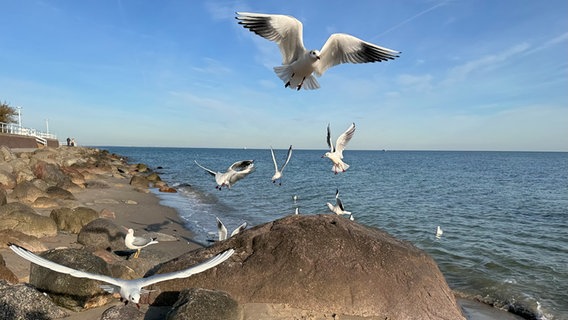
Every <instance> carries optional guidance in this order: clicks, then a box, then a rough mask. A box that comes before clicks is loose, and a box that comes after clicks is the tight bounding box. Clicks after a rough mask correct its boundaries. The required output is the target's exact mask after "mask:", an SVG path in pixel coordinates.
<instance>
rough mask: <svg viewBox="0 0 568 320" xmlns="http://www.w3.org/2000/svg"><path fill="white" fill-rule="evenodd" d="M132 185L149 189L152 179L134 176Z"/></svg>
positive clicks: (131, 180) (131, 181)
mask: <svg viewBox="0 0 568 320" xmlns="http://www.w3.org/2000/svg"><path fill="white" fill-rule="evenodd" d="M130 185H131V186H133V187H135V188H141V189H147V188H148V187H149V186H150V181H149V180H148V179H146V178H145V177H143V176H132V178H131V179H130Z"/></svg>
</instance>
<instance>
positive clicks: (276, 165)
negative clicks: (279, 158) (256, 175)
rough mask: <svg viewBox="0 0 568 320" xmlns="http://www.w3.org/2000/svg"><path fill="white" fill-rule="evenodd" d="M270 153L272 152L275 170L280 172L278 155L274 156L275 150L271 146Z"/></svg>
mask: <svg viewBox="0 0 568 320" xmlns="http://www.w3.org/2000/svg"><path fill="white" fill-rule="evenodd" d="M270 154H272V162H273V163H274V171H276V172H278V164H277V163H276V157H275V156H274V150H272V147H270Z"/></svg>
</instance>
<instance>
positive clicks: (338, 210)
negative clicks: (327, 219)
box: [326, 189, 353, 218]
mask: <svg viewBox="0 0 568 320" xmlns="http://www.w3.org/2000/svg"><path fill="white" fill-rule="evenodd" d="M326 204H327V207H328V208H329V210H331V212H333V213H335V214H338V215H344V214H348V215H350V218H351V217H353V215H352V214H351V212H349V211H345V208H344V207H343V202H341V199H339V189H336V190H335V205H332V204H331V203H329V202H327V203H326Z"/></svg>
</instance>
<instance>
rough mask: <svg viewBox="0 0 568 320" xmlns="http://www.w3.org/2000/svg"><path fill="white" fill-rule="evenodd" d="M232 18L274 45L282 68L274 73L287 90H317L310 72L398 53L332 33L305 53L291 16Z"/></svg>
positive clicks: (390, 57) (299, 27) (241, 15)
mask: <svg viewBox="0 0 568 320" xmlns="http://www.w3.org/2000/svg"><path fill="white" fill-rule="evenodd" d="M236 19H237V20H239V24H240V25H242V26H243V27H245V28H247V29H249V30H250V31H252V32H254V33H256V34H257V35H259V36H261V37H263V38H265V39H268V40H270V41H274V42H276V43H277V44H278V47H279V48H280V53H281V54H282V66H277V67H274V72H276V75H278V77H279V78H280V79H282V81H284V83H285V85H284V87H290V88H291V89H297V90H300V89H301V88H304V89H317V88H319V87H320V86H319V83H318V82H317V80H316V78H315V77H314V76H313V73H315V74H316V75H317V76H318V77H321V76H322V75H323V74H324V72H325V71H326V70H327V69H329V68H331V67H333V66H336V65H338V64H341V63H367V62H380V61H387V60H393V59H395V58H397V57H398V54H399V53H400V52H398V51H395V50H391V49H388V48H383V47H379V46H377V45H375V44H372V43H369V42H366V41H363V40H361V39H359V38H356V37H354V36H352V35H349V34H345V33H334V34H332V35H331V36H330V37H329V38H328V39H327V41H326V42H325V44H324V45H323V47H322V48H321V50H319V51H318V50H307V49H306V48H305V47H304V40H303V39H302V37H303V35H302V29H303V27H302V23H301V22H300V21H298V20H297V19H296V18H294V17H292V16H287V15H280V14H263V13H250V12H237V16H236Z"/></svg>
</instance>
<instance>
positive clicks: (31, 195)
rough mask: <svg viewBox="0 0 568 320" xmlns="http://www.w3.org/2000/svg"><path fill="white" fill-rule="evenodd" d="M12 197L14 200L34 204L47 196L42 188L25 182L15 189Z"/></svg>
mask: <svg viewBox="0 0 568 320" xmlns="http://www.w3.org/2000/svg"><path fill="white" fill-rule="evenodd" d="M11 196H12V197H13V198H14V199H18V200H20V201H24V202H26V203H33V202H34V201H36V199H37V198H39V197H45V196H47V194H46V193H45V192H44V191H43V190H41V189H40V188H38V187H36V186H35V185H34V184H33V183H31V182H28V181H23V182H22V183H18V184H17V185H16V186H15V187H14V190H13V191H12V195H11Z"/></svg>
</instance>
